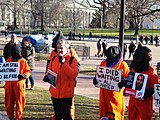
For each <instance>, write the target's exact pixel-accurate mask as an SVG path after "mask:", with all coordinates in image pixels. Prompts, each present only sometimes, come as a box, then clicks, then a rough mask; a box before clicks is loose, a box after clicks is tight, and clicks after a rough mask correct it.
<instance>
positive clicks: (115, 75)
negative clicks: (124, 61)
mask: <svg viewBox="0 0 160 120" xmlns="http://www.w3.org/2000/svg"><path fill="white" fill-rule="evenodd" d="M121 78H122V71H120V70H116V69H114V68H109V67H104V66H97V71H96V79H97V81H98V84H97V85H96V87H99V88H104V89H107V90H113V91H118V92H119V91H120V89H119V87H118V83H119V82H121Z"/></svg>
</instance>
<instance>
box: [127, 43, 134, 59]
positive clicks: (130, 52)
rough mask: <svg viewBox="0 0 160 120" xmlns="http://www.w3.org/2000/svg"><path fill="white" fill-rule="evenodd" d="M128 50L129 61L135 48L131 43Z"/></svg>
mask: <svg viewBox="0 0 160 120" xmlns="http://www.w3.org/2000/svg"><path fill="white" fill-rule="evenodd" d="M128 49H129V57H128V59H129V58H130V57H131V55H132V56H133V54H134V51H135V49H136V46H135V44H134V43H133V41H131V43H130V44H129V47H128Z"/></svg>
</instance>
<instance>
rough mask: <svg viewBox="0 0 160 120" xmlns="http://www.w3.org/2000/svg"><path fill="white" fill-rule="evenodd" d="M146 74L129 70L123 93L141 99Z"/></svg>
mask: <svg viewBox="0 0 160 120" xmlns="http://www.w3.org/2000/svg"><path fill="white" fill-rule="evenodd" d="M147 80H148V75H146V74H142V73H133V72H130V73H129V75H128V79H127V83H126V86H125V87H126V88H125V89H124V95H131V96H135V98H138V99H141V100H143V97H144V93H145V89H146V84H147Z"/></svg>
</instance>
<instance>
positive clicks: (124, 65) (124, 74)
mask: <svg viewBox="0 0 160 120" xmlns="http://www.w3.org/2000/svg"><path fill="white" fill-rule="evenodd" d="M122 64H123V68H121V70H122V76H123V77H124V78H127V77H128V73H129V72H130V70H129V67H128V64H127V63H126V62H124V61H123V62H122Z"/></svg>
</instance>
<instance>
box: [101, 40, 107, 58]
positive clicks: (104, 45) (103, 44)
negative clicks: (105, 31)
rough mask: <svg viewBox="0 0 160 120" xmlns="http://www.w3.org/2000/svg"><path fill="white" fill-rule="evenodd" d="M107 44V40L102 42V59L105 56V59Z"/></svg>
mask: <svg viewBox="0 0 160 120" xmlns="http://www.w3.org/2000/svg"><path fill="white" fill-rule="evenodd" d="M106 47H107V46H106V43H105V40H104V41H103V42H102V49H103V52H102V55H101V56H102V57H103V56H104V57H105V52H106Z"/></svg>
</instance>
